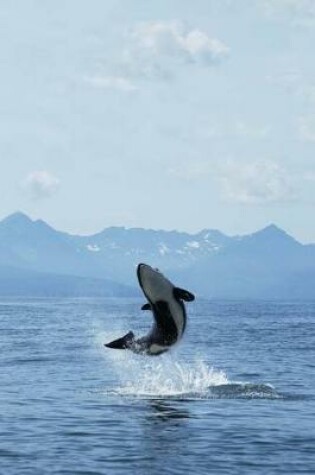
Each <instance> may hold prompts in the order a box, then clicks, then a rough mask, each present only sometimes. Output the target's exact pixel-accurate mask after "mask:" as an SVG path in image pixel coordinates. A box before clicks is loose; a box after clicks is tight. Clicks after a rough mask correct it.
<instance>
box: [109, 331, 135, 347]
mask: <svg viewBox="0 0 315 475" xmlns="http://www.w3.org/2000/svg"><path fill="white" fill-rule="evenodd" d="M134 338H135V336H134V334H133V332H129V333H127V335H125V336H123V337H122V338H118V339H117V340H114V341H111V342H110V343H105V344H104V346H106V347H107V348H115V349H116V350H126V349H128V348H130V347H131V345H132V344H133V342H134Z"/></svg>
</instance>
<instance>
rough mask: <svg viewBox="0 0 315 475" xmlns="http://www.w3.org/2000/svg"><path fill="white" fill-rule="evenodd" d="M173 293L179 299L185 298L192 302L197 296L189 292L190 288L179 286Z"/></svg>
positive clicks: (186, 300)
mask: <svg viewBox="0 0 315 475" xmlns="http://www.w3.org/2000/svg"><path fill="white" fill-rule="evenodd" d="M173 293H174V297H175V298H176V299H178V300H179V299H181V300H185V302H192V301H193V300H195V296H194V295H193V294H192V293H191V292H188V290H185V289H180V288H179V287H175V288H174V290H173Z"/></svg>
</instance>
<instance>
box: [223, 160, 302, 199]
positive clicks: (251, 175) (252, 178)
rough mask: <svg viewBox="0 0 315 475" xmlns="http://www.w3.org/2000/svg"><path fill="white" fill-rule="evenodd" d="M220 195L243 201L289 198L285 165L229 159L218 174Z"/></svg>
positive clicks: (291, 195) (289, 182) (291, 191)
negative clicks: (219, 174)
mask: <svg viewBox="0 0 315 475" xmlns="http://www.w3.org/2000/svg"><path fill="white" fill-rule="evenodd" d="M219 181H220V183H221V189H222V196H223V198H224V199H226V200H228V201H232V202H235V203H242V204H266V203H276V202H283V201H291V200H292V198H293V197H294V193H293V187H292V183H291V180H290V177H289V176H288V174H287V172H286V170H285V169H283V168H282V167H281V166H280V165H279V164H277V163H275V162H273V161H267V160H264V161H263V160H257V161H253V162H251V163H235V162H228V163H226V164H225V165H224V166H223V167H222V169H221V176H220V178H219Z"/></svg>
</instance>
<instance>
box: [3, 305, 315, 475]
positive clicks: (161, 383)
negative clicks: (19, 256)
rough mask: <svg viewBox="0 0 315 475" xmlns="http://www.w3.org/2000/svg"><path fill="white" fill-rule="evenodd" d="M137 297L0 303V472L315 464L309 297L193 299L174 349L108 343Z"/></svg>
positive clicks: (129, 325) (283, 468)
mask: <svg viewBox="0 0 315 475" xmlns="http://www.w3.org/2000/svg"><path fill="white" fill-rule="evenodd" d="M142 303H143V302H140V301H138V300H124V299H119V300H118V299H117V300H116V299H98V300H93V299H77V300H65V299H63V300H53V299H50V300H3V299H2V300H1V302H0V329H1V331H0V377H1V380H0V385H1V386H0V387H1V389H0V474H1V475H16V474H23V475H28V474H29V475H37V474H38V475H45V474H86V475H88V474H89V475H98V474H115V475H116V474H117V475H118V474H119V475H120V474H137V475H142V474H143V475H144V474H146V475H147V474H150V475H151V474H152V475H154V474H158V475H160V474H161V473H163V474H174V475H175V474H183V473H197V474H209V473H213V474H227V475H230V474H233V475H235V474H242V475H244V474H264V475H266V474H267V475H271V474H277V475H279V474H300V473H301V474H302V473H303V474H314V473H315V303H289V302H281V303H272V302H207V301H199V302H198V301H197V302H195V303H193V304H189V305H187V309H188V318H189V320H188V326H187V331H186V335H185V338H184V340H183V341H182V342H181V343H180V344H179V345H178V347H176V348H175V349H174V351H172V352H170V353H168V354H165V355H162V356H160V357H153V358H149V357H143V356H139V355H134V354H132V353H130V352H127V351H117V350H116V351H115V350H110V349H107V348H104V346H103V343H104V342H107V341H109V340H110V339H113V338H115V337H119V336H121V335H122V334H124V333H126V332H127V331H129V330H133V331H135V333H136V334H141V333H144V332H146V331H147V329H148V328H149V327H150V325H151V322H150V314H149V313H148V312H141V311H140V309H139V308H140V305H141V304H142Z"/></svg>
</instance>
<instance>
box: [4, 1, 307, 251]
mask: <svg viewBox="0 0 315 475" xmlns="http://www.w3.org/2000/svg"><path fill="white" fill-rule="evenodd" d="M314 44H315V1H314V0H237V1H236V0H234V1H233V0H194V2H191V1H190V0H172V1H170V0H159V1H156V2H148V1H147V0H106V1H104V0H90V1H89V2H87V1H84V0H54V1H53V2H52V1H48V0H16V1H14V2H12V1H11V0H2V1H1V3H0V60H1V76H0V84H1V87H0V104H1V108H0V193H1V196H0V219H2V218H3V217H5V216H6V215H8V214H10V213H12V212H15V211H17V210H19V211H22V212H25V213H27V214H28V215H29V216H31V217H32V218H33V219H37V218H41V219H44V220H45V221H47V222H48V223H49V224H51V225H52V226H54V227H55V228H57V229H60V230H63V231H68V232H71V233H78V234H92V233H94V232H97V231H100V230H102V229H104V228H105V227H109V226H126V227H145V228H153V229H167V230H170V229H177V230H181V231H188V232H198V231H200V230H202V229H205V228H211V229H220V230H221V231H223V232H225V233H227V234H230V235H235V234H247V233H251V232H254V231H256V230H257V229H260V228H263V227H265V226H267V225H269V224H270V223H275V224H276V225H278V226H279V227H281V228H283V229H285V230H286V231H287V232H288V233H289V234H291V235H293V236H294V237H296V238H297V239H298V240H300V241H301V242H305V243H306V242H315V59H314Z"/></svg>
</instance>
